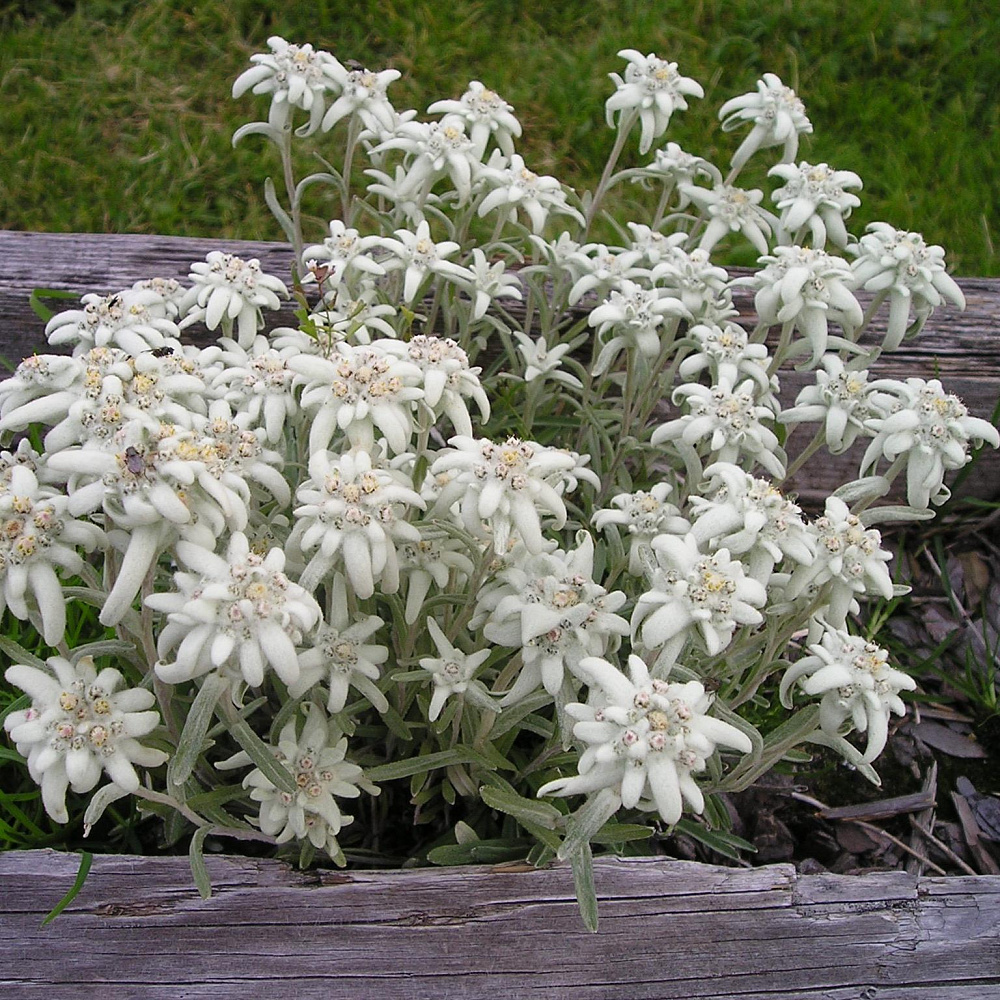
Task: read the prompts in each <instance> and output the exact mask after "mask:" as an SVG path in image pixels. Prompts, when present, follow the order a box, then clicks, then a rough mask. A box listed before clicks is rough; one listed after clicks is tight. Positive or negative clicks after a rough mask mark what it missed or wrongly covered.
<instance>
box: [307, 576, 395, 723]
mask: <svg viewBox="0 0 1000 1000" xmlns="http://www.w3.org/2000/svg"><path fill="white" fill-rule="evenodd" d="M329 606H330V609H331V618H330V621H328V622H326V623H324V624H321V625H320V627H319V628H318V629H317V630H316V634H315V636H314V637H313V640H312V642H313V646H312V648H311V649H307V650H306V651H305V652H304V653H300V654H299V666H300V668H301V670H300V673H299V678H298V680H296V681H293V682H292V683H291V684H289V685H288V693H289V694H290V695H291V696H292V697H293V698H299V697H301V696H302V695H304V694H305V693H306V692H307V691H308V690H309V689H310V688H312V687H314V686H315V685H317V684H320V683H322V682H324V681H325V682H326V684H327V685H328V686H329V689H330V694H329V697H328V698H327V702H326V710H327V711H328V712H329V713H330V714H331V715H333V714H336V713H337V712H342V711H343V709H344V705H346V704H347V692H348V688H351V687H353V688H356V689H357V690H358V691H360V692H361V694H363V695H364V696H365V697H366V698H367V699H368V700H369V701H370V702H371V703H372V705H374V706H375V708H376V709H377V710H378V711H379V712H385V711H386V710H387V709H388V707H389V703H388V702H387V701H386V699H385V695H384V694H382V692H381V691H379V689H378V687H377V686H376V685H375V682H376V681H377V680H378V679H379V664H382V663H385V661H386V660H387V659H389V650H388V648H387V647H386V646H382V645H380V644H378V643H369V642H368V640H369V639H370V638H371V637H372V636H373V635H374V634H375V633H376V632H377V631H378V630H379V629H380V628H382V626H383V625H384V624H385V622H384V621H382V619H381V618H379V616H378V615H363V614H358V615H355V616H354V619H353V621H352V618H351V614H350V612H349V611H348V603H347V585H346V582H345V581H344V577H343V574H341V573H336V574H335V575H334V578H333V584H332V596H331V599H330V605H329Z"/></svg>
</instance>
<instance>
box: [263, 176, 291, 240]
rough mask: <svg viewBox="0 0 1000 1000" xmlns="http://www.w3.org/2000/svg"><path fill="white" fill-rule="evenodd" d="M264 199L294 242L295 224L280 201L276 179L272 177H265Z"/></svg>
mask: <svg viewBox="0 0 1000 1000" xmlns="http://www.w3.org/2000/svg"><path fill="white" fill-rule="evenodd" d="M264 201H265V202H267V207H268V208H269V209H270V210H271V214H272V215H273V216H274V217H275V218H276V219H277V220H278V225H280V226H281V228H282V230H283V231H284V233H285V235H286V236H287V237H288V238H289V240H291V241H292V242H294V241H295V225H294V223H293V222H292V219H291V216H289V214H288V213H287V212H286V211H285V210H284V208H282V205H281V202H280V201H278V193H277V192H276V191H275V189H274V181H272V180H271V178H270V177H266V178H265V179H264Z"/></svg>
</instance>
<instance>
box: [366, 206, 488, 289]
mask: <svg viewBox="0 0 1000 1000" xmlns="http://www.w3.org/2000/svg"><path fill="white" fill-rule="evenodd" d="M395 235H396V236H397V237H399V238H398V239H395V240H394V239H391V238H389V237H387V236H386V237H382V239H381V240H380V242H379V246H382V247H384V248H385V249H386V250H389V251H390V252H391V253H392V254H393V255H394V256H393V257H390V258H388V259H387V260H385V261H384V262H383V265H384V267H385V269H386V270H387V271H394V270H398V269H400V268H404V269H405V275H404V279H403V301H404V302H405V303H407V304H409V303H411V302H412V301H413V300H414V299H415V298H416V297H417V293H418V292H419V291H420V289H421V287H422V286H423V284H424V281H425V280H426V279H427V278H428V277H429V276H430V275H431V274H437V275H440V276H441V277H442V278H443V279H444V280H445V281H450V282H452V283H453V284H459V285H467V284H468V283H469V282H470V281H471V280H472V272H471V271H469V269H468V268H467V267H461V266H460V265H459V264H455V263H453V262H452V261H450V260H447V259H446V258H448V257H450V256H452V254H454V253H455V252H456V251H458V250H459V249H461V248H460V246H459V245H458V244H457V243H455V242H454V241H453V240H444V241H442V242H441V243H435V242H434V241H433V240H432V239H431V229H430V224H429V223H428V222H427V220H426V219H425V220H424V221H422V222H421V223H420V225H418V226H417V229H416V232H410V231H409V230H408V229H397V230H396V233H395Z"/></svg>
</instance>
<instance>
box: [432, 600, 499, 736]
mask: <svg viewBox="0 0 1000 1000" xmlns="http://www.w3.org/2000/svg"><path fill="white" fill-rule="evenodd" d="M427 631H428V632H430V634H431V638H432V639H433V640H434V645H435V646H436V647H437V652H438V655H437V656H422V657H421V658H420V666H421V667H423V668H424V670H426V671H428V673H430V675H431V676H432V677H433V678H434V693H433V694H432V695H431V704H430V708H429V709H428V711H427V719H428V721H430V722H434V721H435V720H436V719H437V717H438V716H439V715H440V714H441V709H442V708H444V703H445V701H446V700H447V699H448V696H449V695H453V694H471V693H472V692H473V691H474V692H475V695H474V697H475V698H476V700H477V701H479V703H480V704H481V705H484V706H485V707H488V708H489V709H491V710H492V711H494V712H496V711H499V706H498V705H497V704H496V702H495V701H493V699H492V698H490V696H489V695H488V694H487V692H486V688H485V687H484V686H483V685H482V683H480V682H477V681H476V680H474V678H475V675H476V671H477V670H478V669H479V668H480V667H481V666H482V665H483V664H484V663H485V662H486V661H487V660H488V659H489V656H490V653H491V652H492V650H491V649H490V648H489V646H487V647H486V648H485V649H481V650H479V652H477V653H463V652H462V651H461V650H460V649H458V648H457V647H455V646H453V645H452V644H451V643H450V642H449V641H448V637H447V636H446V635H445V634H444V632H442V631H441V626H440V625H438V623H437V622H436V621H435V620H434V619H433V618H428V619H427Z"/></svg>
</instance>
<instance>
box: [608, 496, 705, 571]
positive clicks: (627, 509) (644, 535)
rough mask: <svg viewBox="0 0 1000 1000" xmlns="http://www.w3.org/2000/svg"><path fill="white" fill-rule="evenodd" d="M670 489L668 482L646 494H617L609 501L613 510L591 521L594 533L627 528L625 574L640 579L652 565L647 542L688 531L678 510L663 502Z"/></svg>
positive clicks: (651, 553)
mask: <svg viewBox="0 0 1000 1000" xmlns="http://www.w3.org/2000/svg"><path fill="white" fill-rule="evenodd" d="M670 488H671V487H670V484H669V483H657V484H656V485H655V486H654V487H653V488H652V489H651V490H650V491H649V492H648V493H647V492H646V491H645V490H638V491H636V492H635V493H619V494H618V495H617V496H615V497H612V498H611V503H612V504H613V505H614V506H615V507H617V508H618V509H617V510H613V509H611V508H610V507H608V508H604V509H603V510H598V511H596V512H595V513H594V516H593V517H592V518H591V520H592V521H593V523H594V527H595V528H597V530H598V531H603V530H604V529H605V528H606V527H607V526H608V525H609V524H619V525H622V526H623V527H625V528H627V529H628V533H629V535H630V538H629V552H628V571H629V573H631V574H632V575H633V576H642V574H643V573H644V572H645V570H646V568H647V567H651V566H652V565H653V563H654V559H653V550H652V548H650V542H652V540H653V539H654V538H655V537H656V536H657V535H662V534H671V535H685V534H687V532H688V531H689V530H690V527H691V526H690V525H689V524H688V522H687V521H686V520H685V519H684V518H683V517H681V514H680V511H679V510H678V509H677V508H676V507H675V506H674V505H673V504H672V503H668V502H667V496H668V495H669V494H670Z"/></svg>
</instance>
